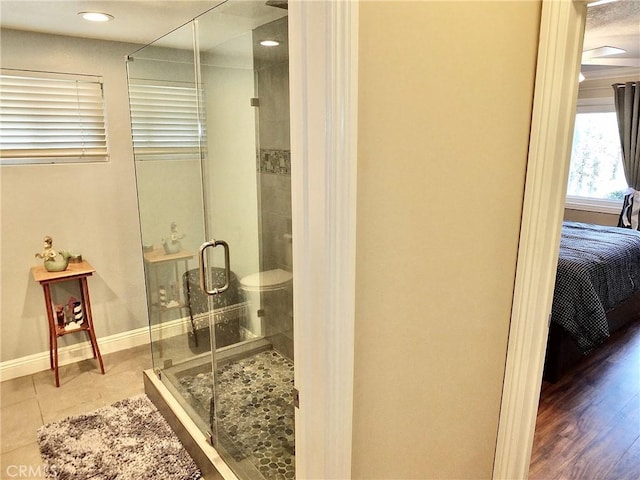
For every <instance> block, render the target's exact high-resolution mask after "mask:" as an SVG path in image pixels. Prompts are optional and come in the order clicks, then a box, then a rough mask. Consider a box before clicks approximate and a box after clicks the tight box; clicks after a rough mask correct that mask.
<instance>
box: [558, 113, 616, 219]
mask: <svg viewBox="0 0 640 480" xmlns="http://www.w3.org/2000/svg"><path fill="white" fill-rule="evenodd" d="M626 189H627V181H626V179H625V176H624V171H623V168H622V153H621V150H620V137H619V133H618V123H617V120H616V113H615V111H614V108H613V104H610V105H609V103H608V102H607V103H606V104H599V105H598V104H595V105H594V104H593V103H592V104H591V105H579V106H578V113H577V114H576V122H575V129H574V135H573V147H572V151H571V166H570V170H569V182H568V185H567V204H568V206H570V207H572V208H580V207H581V206H582V207H583V208H584V209H588V210H593V211H601V212H606V213H620V207H621V205H622V199H623V197H624V192H625V190H626ZM594 207H596V208H595V209H594Z"/></svg>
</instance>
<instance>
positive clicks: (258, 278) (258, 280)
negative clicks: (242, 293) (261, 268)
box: [240, 268, 293, 290]
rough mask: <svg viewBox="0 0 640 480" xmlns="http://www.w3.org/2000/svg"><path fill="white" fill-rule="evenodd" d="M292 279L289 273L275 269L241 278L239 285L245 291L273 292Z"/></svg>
mask: <svg viewBox="0 0 640 480" xmlns="http://www.w3.org/2000/svg"><path fill="white" fill-rule="evenodd" d="M292 278H293V275H292V274H291V272H287V271H286V270H282V269H281V268H276V269H275V270H267V271H266V272H258V273H252V274H251V275H247V276H246V277H242V279H240V284H241V285H242V288H244V289H245V290H275V289H276V288H280V287H282V286H284V285H286V284H287V283H289V282H290V281H291V279H292Z"/></svg>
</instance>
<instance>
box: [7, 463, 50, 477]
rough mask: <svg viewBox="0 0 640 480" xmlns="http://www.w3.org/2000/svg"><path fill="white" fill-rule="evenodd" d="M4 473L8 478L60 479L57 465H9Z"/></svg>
mask: <svg viewBox="0 0 640 480" xmlns="http://www.w3.org/2000/svg"><path fill="white" fill-rule="evenodd" d="M4 471H5V474H6V475H7V477H6V478H34V477H36V478H38V477H41V478H58V470H57V468H56V466H55V465H51V466H50V467H48V466H47V465H21V464H16V465H7V466H6V468H5V469H4Z"/></svg>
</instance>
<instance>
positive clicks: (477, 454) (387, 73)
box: [352, 1, 540, 479]
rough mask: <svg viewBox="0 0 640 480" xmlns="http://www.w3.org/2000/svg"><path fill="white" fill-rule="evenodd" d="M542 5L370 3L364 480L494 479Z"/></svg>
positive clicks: (364, 94)
mask: <svg viewBox="0 0 640 480" xmlns="http://www.w3.org/2000/svg"><path fill="white" fill-rule="evenodd" d="M539 24H540V3H539V2H537V1H535V2H527V1H517V2H495V3H490V2H484V1H482V2H473V1H472V2H464V3H462V2H362V3H361V4H360V38H359V40H360V57H359V62H360V63H359V79H360V80H359V112H358V113H359V130H358V132H359V138H358V149H359V154H358V199H357V201H358V204H357V208H358V216H357V279H356V331H355V338H356V345H355V373H354V375H355V392H354V393H355V399H354V430H353V464H352V471H353V478H356V479H361V478H387V479H392V478H393V479H398V478H420V479H425V478H456V479H460V478H490V476H491V471H492V463H493V457H494V451H495V442H496V432H497V427H498V414H499V409H500V398H501V392H502V382H503V374H504V363H505V357H506V348H507V335H508V329H509V322H510V312H511V301H512V293H513V284H514V278H515V267H516V254H517V246H518V233H519V226H520V215H521V207H522V197H523V191H524V177H525V168H526V161H527V149H528V140H529V129H530V118H531V105H532V98H533V84H534V72H535V63H536V51H537V43H538V28H539Z"/></svg>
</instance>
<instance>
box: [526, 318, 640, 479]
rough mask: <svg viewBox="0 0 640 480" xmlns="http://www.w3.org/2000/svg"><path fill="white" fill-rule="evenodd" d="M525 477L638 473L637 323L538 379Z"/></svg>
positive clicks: (633, 475)
mask: <svg viewBox="0 0 640 480" xmlns="http://www.w3.org/2000/svg"><path fill="white" fill-rule="evenodd" d="M529 478H530V479H536V480H537V479H539V480H552V479H555V480H561V479H562V480H605V479H606V480H627V479H629V480H638V479H639V478H640V323H638V322H636V323H634V324H633V325H631V326H629V327H628V328H627V329H626V330H623V331H622V332H619V333H618V334H616V335H614V336H612V338H611V339H610V340H609V342H608V343H607V344H606V345H604V346H603V347H601V348H600V349H598V350H596V351H595V352H594V353H593V354H592V355H590V356H589V357H587V358H586V359H585V361H584V362H582V363H581V364H580V365H578V366H577V367H576V368H575V369H574V370H572V371H571V372H569V373H568V374H566V375H565V376H564V377H562V378H561V379H560V380H559V381H558V382H557V383H555V384H550V383H547V382H544V383H543V386H542V393H541V396H540V406H539V409H538V418H537V422H536V432H535V436H534V440H533V452H532V455H531V465H530V468H529Z"/></svg>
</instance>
